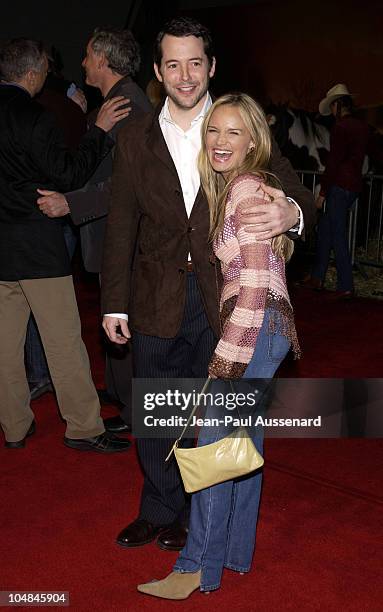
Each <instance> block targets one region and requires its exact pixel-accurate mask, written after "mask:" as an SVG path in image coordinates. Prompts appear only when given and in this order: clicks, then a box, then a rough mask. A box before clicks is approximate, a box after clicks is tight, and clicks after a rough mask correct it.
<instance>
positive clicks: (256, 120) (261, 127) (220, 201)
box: [198, 93, 294, 261]
mask: <svg viewBox="0 0 383 612" xmlns="http://www.w3.org/2000/svg"><path fill="white" fill-rule="evenodd" d="M226 104H227V105H230V106H235V107H236V108H238V111H239V113H240V115H241V118H242V120H243V122H244V124H245V126H246V128H247V129H248V130H249V133H250V137H251V140H252V142H253V143H254V145H255V147H254V148H252V149H251V150H250V151H249V152H248V153H247V155H246V157H245V159H244V160H243V163H242V164H241V165H240V166H239V167H238V168H235V169H234V170H233V173H232V175H231V176H230V177H229V180H228V181H225V179H224V178H223V176H222V175H221V174H220V173H219V172H216V171H215V170H214V169H213V167H212V165H211V163H210V160H209V156H208V153H207V148H206V134H207V130H208V126H209V123H210V119H211V116H212V114H213V113H214V111H215V110H216V109H217V108H219V107H220V106H223V105H226ZM201 140H202V146H201V150H200V153H199V155H198V170H199V173H200V177H201V186H202V188H203V190H204V192H205V194H206V197H207V201H208V204H209V211H210V233H209V238H210V239H211V240H214V239H215V238H217V237H218V235H219V233H220V232H221V231H222V228H223V223H224V219H225V205H226V198H227V194H228V192H229V189H230V186H231V184H232V182H233V180H234V179H235V178H236V177H237V176H239V175H241V174H247V173H252V174H256V175H257V176H259V177H261V178H262V179H263V180H264V181H265V182H266V183H267V184H268V185H271V186H272V187H277V188H278V189H282V187H281V184H280V182H279V181H278V179H277V177H276V176H274V175H273V174H271V173H270V172H269V171H268V166H269V162H270V155H271V135H270V129H269V126H268V124H267V121H266V117H265V114H264V112H263V110H262V108H261V107H260V105H259V104H257V102H255V100H253V98H251V97H250V96H248V95H247V94H244V93H229V94H225V95H224V96H221V97H220V98H218V100H216V101H215V102H214V104H213V105H212V106H211V108H210V109H209V111H208V113H207V114H206V116H205V118H204V121H203V124H202V128H201ZM271 246H272V250H273V253H274V254H275V255H277V256H278V257H283V258H284V259H285V260H286V261H288V260H289V259H290V257H291V255H292V253H293V250H294V244H293V241H292V240H290V239H289V238H288V237H287V236H285V235H284V234H281V235H279V236H276V237H275V238H273V240H272V244H271Z"/></svg>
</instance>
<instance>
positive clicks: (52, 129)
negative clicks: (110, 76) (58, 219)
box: [30, 96, 130, 191]
mask: <svg viewBox="0 0 383 612" xmlns="http://www.w3.org/2000/svg"><path fill="white" fill-rule="evenodd" d="M121 105H126V99H125V98H123V97H122V96H118V97H116V98H113V99H112V100H108V101H107V102H105V103H104V104H103V105H102V107H101V109H100V112H99V114H98V115H97V120H96V124H95V126H94V127H93V128H91V129H90V130H89V131H88V132H87V134H85V136H84V137H83V139H82V141H81V143H80V145H79V147H78V148H77V150H76V151H75V152H74V153H72V152H71V151H69V149H68V148H67V147H65V145H64V143H63V140H62V136H61V132H60V130H59V128H58V127H57V125H56V122H55V119H54V116H53V115H51V114H50V113H49V112H46V111H42V112H41V113H40V116H39V118H38V119H37V121H36V123H35V124H34V126H33V129H32V132H31V135H30V138H31V146H30V152H31V156H32V157H33V160H34V162H35V164H36V167H37V168H38V170H39V173H40V174H41V176H42V177H45V178H44V179H43V181H42V182H43V183H45V184H46V185H47V184H48V183H49V184H50V185H51V186H52V188H53V189H57V190H59V191H69V190H71V189H76V188H78V187H81V186H82V185H83V184H84V183H85V182H86V181H87V180H88V178H89V177H90V176H91V175H92V174H93V172H94V170H95V169H96V167H97V165H98V164H99V162H100V161H101V159H103V157H104V156H105V155H107V153H108V152H109V151H110V150H111V149H112V148H113V144H114V143H113V140H112V139H111V138H109V137H108V135H107V132H108V131H109V130H111V129H112V127H113V126H114V125H115V123H116V122H117V121H120V120H121V119H122V118H124V117H126V116H127V115H128V114H129V112H130V109H126V108H125V109H124V108H122V109H121V108H120V106H121Z"/></svg>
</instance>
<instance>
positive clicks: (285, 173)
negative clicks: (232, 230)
mask: <svg viewBox="0 0 383 612" xmlns="http://www.w3.org/2000/svg"><path fill="white" fill-rule="evenodd" d="M270 169H271V172H272V173H273V174H275V175H276V176H277V178H278V179H279V181H280V182H281V184H282V187H283V191H282V190H280V189H275V188H273V187H268V186H266V185H263V186H262V189H263V190H264V191H265V192H266V193H267V194H268V195H270V196H271V198H272V202H271V203H268V204H264V205H262V206H258V207H257V208H254V207H251V206H249V207H247V208H246V209H244V210H243V212H242V215H241V223H243V224H245V225H247V226H248V227H247V229H246V231H248V232H249V233H252V234H254V236H255V237H256V238H257V239H258V240H265V239H268V238H273V237H274V236H278V235H279V234H284V233H286V232H288V233H289V236H290V238H293V239H295V238H298V236H300V235H302V236H303V230H304V229H305V230H306V231H307V229H310V228H311V227H312V226H313V225H314V222H315V203H314V197H313V195H312V193H311V192H310V191H309V190H308V189H307V188H306V187H304V186H303V185H302V184H301V182H300V181H299V179H298V176H297V175H296V173H295V172H294V170H293V168H292V166H291V164H290V162H289V161H288V160H287V159H286V158H285V157H283V156H282V155H281V152H280V150H279V147H278V145H277V143H276V142H275V140H274V139H272V151H271V160H270ZM302 215H303V219H302V218H301V216H302Z"/></svg>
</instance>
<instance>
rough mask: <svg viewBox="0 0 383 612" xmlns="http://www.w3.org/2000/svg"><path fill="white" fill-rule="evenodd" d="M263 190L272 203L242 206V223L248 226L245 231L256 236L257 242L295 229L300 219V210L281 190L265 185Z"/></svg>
mask: <svg viewBox="0 0 383 612" xmlns="http://www.w3.org/2000/svg"><path fill="white" fill-rule="evenodd" d="M261 189H262V190H263V191H264V192H265V194H267V195H268V196H269V197H270V198H271V199H272V201H271V202H267V203H265V204H255V205H251V204H249V205H247V206H244V205H242V212H241V223H243V224H244V225H248V227H246V228H245V230H246V231H247V232H249V233H251V234H254V236H255V238H257V240H267V239H268V238H274V236H278V235H279V234H284V233H285V232H288V231H289V230H290V229H291V228H292V227H294V226H295V225H296V224H297V222H298V219H299V210H298V208H297V207H296V206H295V204H294V203H293V202H289V200H288V199H287V198H286V196H285V194H284V192H283V191H282V190H281V189H276V188H275V187H270V186H269V185H264V184H262V185H261Z"/></svg>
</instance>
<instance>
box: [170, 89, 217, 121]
mask: <svg viewBox="0 0 383 612" xmlns="http://www.w3.org/2000/svg"><path fill="white" fill-rule="evenodd" d="M212 104H213V102H212V99H211V96H210V94H209V92H207V95H206V100H205V102H204V105H203V107H202V108H201V110H200V112H199V113H198V115H197V116H196V117H194V119H193V120H192V122H191V124H190V128H192V127H194V126H195V125H196V123H200V122H201V121H202V119H203V118H204V116H205V115H206V113H207V111H208V110H209V108H210V107H211V105H212ZM159 120H160V121H167V122H168V123H171V124H172V125H175V126H177V124H176V123H175V121H174V120H173V118H172V116H171V114H170V110H169V97H167V98H166V100H165V103H164V105H163V107H162V110H161V113H160V116H159ZM177 127H178V126H177Z"/></svg>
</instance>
